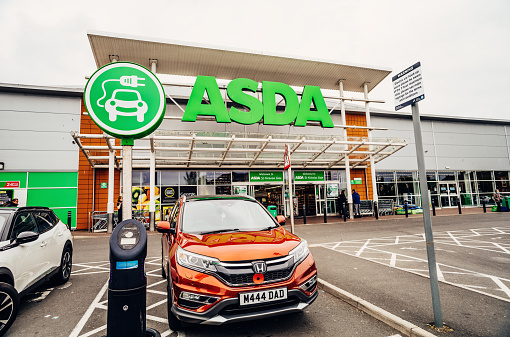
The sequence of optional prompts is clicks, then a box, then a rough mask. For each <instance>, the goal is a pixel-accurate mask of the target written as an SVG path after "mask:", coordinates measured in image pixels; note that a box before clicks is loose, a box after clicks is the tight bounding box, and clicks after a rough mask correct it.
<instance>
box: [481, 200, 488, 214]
mask: <svg viewBox="0 0 510 337" xmlns="http://www.w3.org/2000/svg"><path fill="white" fill-rule="evenodd" d="M482 206H483V212H484V213H487V208H486V207H485V199H482Z"/></svg>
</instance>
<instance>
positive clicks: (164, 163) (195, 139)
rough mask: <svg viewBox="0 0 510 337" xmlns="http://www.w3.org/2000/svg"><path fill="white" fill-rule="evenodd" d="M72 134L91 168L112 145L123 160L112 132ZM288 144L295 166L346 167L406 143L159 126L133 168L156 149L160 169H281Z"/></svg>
mask: <svg viewBox="0 0 510 337" xmlns="http://www.w3.org/2000/svg"><path fill="white" fill-rule="evenodd" d="M72 136H73V138H74V140H75V141H76V143H77V144H78V146H79V147H80V149H81V150H82V152H83V154H84V155H85V157H86V158H87V159H88V161H89V162H90V164H91V166H92V167H97V168H101V167H103V168H105V167H108V159H109V157H108V154H109V151H110V149H111V150H112V151H115V152H116V165H117V167H118V168H120V166H121V165H122V156H121V153H120V150H121V149H122V147H121V146H120V145H117V146H110V145H109V141H107V140H108V139H110V138H111V137H110V136H108V135H106V134H104V135H100V134H78V133H74V132H73V133H72ZM90 139H104V141H103V142H101V143H102V144H101V145H85V144H87V143H90V141H87V140H90ZM285 144H288V145H289V149H290V157H291V161H292V167H293V168H295V169H319V170H321V169H322V170H324V169H344V168H345V157H346V156H349V167H350V168H351V169H353V168H355V167H358V168H366V167H367V166H368V165H369V164H370V155H373V156H374V162H375V163H377V162H379V161H381V160H383V159H384V158H386V157H388V156H390V155H392V154H393V153H395V152H396V151H398V150H400V149H401V148H403V147H404V146H406V145H407V143H406V142H405V141H404V140H402V139H396V138H395V139H386V138H385V139H376V138H374V139H372V140H371V141H370V140H369V139H368V138H358V137H349V138H347V139H343V138H342V137H335V136H311V135H290V134H287V135H282V134H280V135H267V134H239V133H235V134H234V133H227V132H192V131H159V130H158V131H156V132H155V134H154V135H152V136H150V137H146V138H144V139H142V140H138V141H136V142H135V146H134V147H133V168H148V167H149V163H150V154H151V152H153V153H154V154H155V159H156V168H180V169H204V168H208V169H214V168H216V169H219V168H221V169H283V157H284V152H285ZM370 146H371V147H370Z"/></svg>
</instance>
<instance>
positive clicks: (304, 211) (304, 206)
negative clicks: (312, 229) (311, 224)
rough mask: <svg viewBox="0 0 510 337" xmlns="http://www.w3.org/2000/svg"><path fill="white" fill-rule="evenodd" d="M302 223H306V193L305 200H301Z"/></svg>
mask: <svg viewBox="0 0 510 337" xmlns="http://www.w3.org/2000/svg"><path fill="white" fill-rule="evenodd" d="M303 223H304V224H305V225H306V195H305V202H303Z"/></svg>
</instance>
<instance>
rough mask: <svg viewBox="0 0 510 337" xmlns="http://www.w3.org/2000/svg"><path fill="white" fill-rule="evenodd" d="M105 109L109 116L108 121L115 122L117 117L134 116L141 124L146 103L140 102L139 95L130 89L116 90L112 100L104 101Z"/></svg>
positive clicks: (145, 110)
mask: <svg viewBox="0 0 510 337" xmlns="http://www.w3.org/2000/svg"><path fill="white" fill-rule="evenodd" d="M105 109H106V111H107V112H108V114H109V117H110V121H111V122H114V121H116V120H117V116H134V115H136V120H137V121H138V122H143V119H144V115H145V113H146V112H147V103H145V102H144V101H142V98H141V97H140V93H139V92H138V91H136V90H130V89H116V90H114V91H113V94H112V98H110V99H109V100H107V101H106V104H105Z"/></svg>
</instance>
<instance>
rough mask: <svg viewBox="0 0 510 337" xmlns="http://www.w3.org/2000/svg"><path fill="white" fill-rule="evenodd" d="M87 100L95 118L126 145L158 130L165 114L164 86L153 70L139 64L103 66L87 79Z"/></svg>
mask: <svg viewBox="0 0 510 337" xmlns="http://www.w3.org/2000/svg"><path fill="white" fill-rule="evenodd" d="M83 99H84V102H85V106H86V108H87V112H88V113H89V115H90V117H91V118H92V120H93V121H94V122H95V123H96V124H97V125H98V126H99V127H100V128H101V129H102V130H103V131H104V132H106V133H108V134H110V135H112V136H114V137H117V138H121V139H122V140H123V144H125V145H129V143H131V144H132V141H133V139H137V138H142V137H145V136H147V135H149V134H151V133H152V132H154V131H155V130H156V129H157V128H158V126H159V125H160V124H161V122H162V121H163V118H164V117H165V108H166V97H165V92H164V90H163V86H162V85H161V83H160V82H159V80H158V78H157V77H156V76H155V75H154V74H153V73H152V72H150V71H149V70H148V69H146V68H144V67H142V66H141V65H138V64H135V63H129V62H116V63H110V64H107V65H105V66H104V67H102V68H99V69H98V70H97V71H96V72H95V73H94V74H93V75H92V76H91V77H90V79H89V81H88V82H87V85H86V86H85V91H84V93H83Z"/></svg>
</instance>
